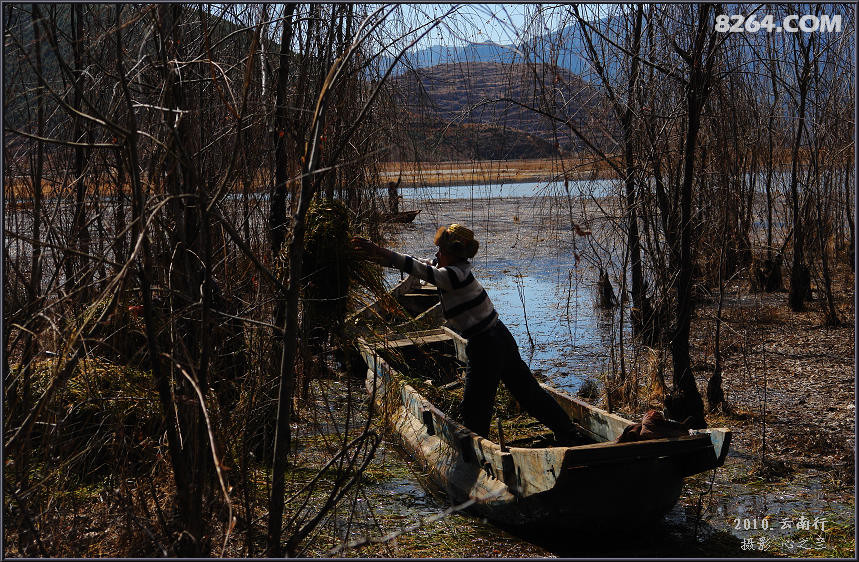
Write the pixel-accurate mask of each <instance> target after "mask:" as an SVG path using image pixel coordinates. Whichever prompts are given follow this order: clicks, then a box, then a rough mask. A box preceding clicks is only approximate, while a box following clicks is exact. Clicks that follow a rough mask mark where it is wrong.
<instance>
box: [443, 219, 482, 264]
mask: <svg viewBox="0 0 859 562" xmlns="http://www.w3.org/2000/svg"><path fill="white" fill-rule="evenodd" d="M433 243H435V245H436V246H438V247H439V248H441V249H442V250H443V251H445V252H446V253H448V254H450V255H452V256H456V257H460V258H473V257H474V254H476V253H477V249H478V248H479V247H480V243H479V242H478V241H477V240H475V239H474V233H473V232H472V231H471V230H469V229H468V228H466V227H464V226H462V225H461V224H457V223H453V224H452V225H450V226H441V227H439V229H438V230H437V231H436V233H435V237H433Z"/></svg>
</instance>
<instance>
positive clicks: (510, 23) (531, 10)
mask: <svg viewBox="0 0 859 562" xmlns="http://www.w3.org/2000/svg"><path fill="white" fill-rule="evenodd" d="M453 6H454V5H452V4H404V5H402V9H403V16H404V17H405V18H407V19H409V20H411V21H414V22H415V23H423V22H426V21H428V20H431V19H433V18H435V17H438V16H441V15H443V14H445V13H446V12H447V11H449V10H450V9H451V8H452V7H453ZM458 6H459V7H458V9H457V11H456V13H455V16H453V17H449V18H447V19H445V21H444V22H443V23H442V24H441V25H439V26H438V27H436V28H435V29H434V30H433V31H432V32H430V34H429V35H428V36H427V37H425V38H424V39H423V40H422V41H421V42H420V44H419V45H417V46H416V48H421V47H427V46H430V45H452V44H461V43H463V42H473V43H482V42H486V41H492V42H494V43H499V44H502V45H503V44H508V45H509V44H518V43H519V42H520V35H521V34H522V33H524V32H527V30H526V29H525V22H526V21H533V16H534V15H535V14H536V11H537V9H538V8H537V6H541V8H542V11H541V14H542V15H543V19H544V21H543V24H542V25H541V26H540V27H541V30H540V31H539V33H540V34H542V33H545V32H547V31H554V30H555V29H557V27H558V26H559V15H560V14H561V13H562V12H563V11H564V10H565V9H564V8H562V7H560V6H559V5H557V4H541V5H537V4H533V3H528V4H459V5H458ZM593 8H595V5H590V6H589V5H583V6H582V10H583V13H587V12H589V11H590V10H591V9H593ZM526 14H527V16H528V17H527V18H526Z"/></svg>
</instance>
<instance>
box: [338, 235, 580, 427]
mask: <svg viewBox="0 0 859 562" xmlns="http://www.w3.org/2000/svg"><path fill="white" fill-rule="evenodd" d="M433 242H434V243H435V245H436V246H438V252H436V254H435V259H434V260H421V259H417V258H414V257H412V256H409V255H406V254H400V253H398V252H395V251H393V250H390V249H387V248H382V247H381V246H378V245H376V244H374V243H373V242H371V241H370V240H367V239H365V238H359V237H355V238H353V239H352V244H353V248H354V249H355V250H356V251H358V252H360V253H362V254H363V255H364V256H365V257H366V259H368V260H370V261H373V262H375V263H379V264H381V265H384V266H387V267H392V268H396V269H399V270H401V271H403V272H405V273H408V274H410V275H415V276H417V277H419V278H421V279H423V280H424V281H427V282H429V283H432V284H433V285H435V286H436V287H438V290H439V293H440V294H441V307H442V312H443V314H444V317H445V319H446V320H447V323H448V325H449V326H450V327H451V328H452V329H453V330H455V331H456V332H457V333H459V334H460V335H462V336H463V337H464V338H465V339H466V340H467V344H466V347H465V353H466V356H467V357H468V363H467V366H466V374H465V391H464V395H463V399H462V419H463V425H465V426H466V427H467V428H469V429H470V430H471V431H473V432H474V433H477V434H479V435H482V436H484V437H488V435H489V425H490V422H491V420H492V411H493V408H494V403H495V394H496V392H497V390H498V382H499V381H503V382H504V386H506V387H507V389H508V390H509V391H510V393H511V394H512V395H513V397H514V398H516V400H517V401H518V402H519V404H520V405H521V406H522V408H523V409H524V410H525V411H526V412H528V413H529V414H530V415H532V416H533V417H535V418H536V419H537V420H539V421H540V422H541V423H543V424H545V425H546V426H547V427H549V429H551V430H552V432H554V434H555V441H556V442H557V443H559V444H566V443H571V442H573V441H574V440H575V438H576V430H575V426H574V425H573V423H572V422H571V421H570V417H569V416H568V415H567V414H566V412H564V410H563V409H562V408H561V406H559V405H558V403H557V402H556V401H555V400H554V399H553V398H552V396H551V395H550V394H549V393H548V392H546V391H545V390H544V389H543V388H542V387H541V386H540V383H538V382H537V380H536V379H535V378H534V375H533V374H532V373H531V370H530V369H529V368H528V365H527V364H526V363H525V362H524V361H523V360H522V357H521V356H520V354H519V346H518V345H517V344H516V340H515V339H514V338H513V335H512V334H511V333H510V330H508V329H507V326H505V325H504V323H503V322H502V321H501V319H500V318H499V317H498V312H497V311H496V310H495V307H494V306H493V305H492V301H491V300H490V299H489V296H488V295H487V294H486V290H485V289H484V288H483V286H482V285H481V284H480V282H479V281H477V279H475V277H474V275H473V274H472V271H471V269H472V265H471V262H470V261H469V259H471V258H473V257H474V256H475V254H476V253H477V249H478V248H479V247H480V243H479V242H478V241H477V240H476V239H475V238H474V233H473V232H472V231H471V230H470V229H468V228H466V227H465V226H463V225H461V224H451V225H449V226H442V227H440V228H439V229H438V231H437V232H436V233H435V237H434V238H433Z"/></svg>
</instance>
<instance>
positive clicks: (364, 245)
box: [352, 236, 378, 258]
mask: <svg viewBox="0 0 859 562" xmlns="http://www.w3.org/2000/svg"><path fill="white" fill-rule="evenodd" d="M377 248H378V246H377V245H375V244H373V243H372V242H370V241H369V240H367V239H366V238H361V237H360V236H353V237H352V249H353V250H354V251H356V252H358V253H359V254H361V257H364V258H370V257H372V256H373V254H375V253H376V249H377Z"/></svg>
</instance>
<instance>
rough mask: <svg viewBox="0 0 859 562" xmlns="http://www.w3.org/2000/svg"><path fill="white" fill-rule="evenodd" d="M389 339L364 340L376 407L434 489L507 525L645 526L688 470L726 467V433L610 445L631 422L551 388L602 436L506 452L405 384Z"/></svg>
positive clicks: (674, 494) (427, 337)
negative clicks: (391, 359) (387, 350)
mask: <svg viewBox="0 0 859 562" xmlns="http://www.w3.org/2000/svg"><path fill="white" fill-rule="evenodd" d="M446 335H447V337H450V338H451V340H456V336H455V334H452V333H450V332H449V331H446V333H445V331H444V330H436V331H432V332H422V333H419V334H415V335H413V339H414V342H415V344H420V343H421V342H426V341H438V339H439V338H443V337H445V336H446ZM454 343H460V344H461V343H462V342H456V341H454ZM386 344H387V345H390V344H398V345H402V340H398V341H392V340H388V341H386V342H385V341H383V342H379V345H374V344H368V343H366V342H362V345H361V347H362V355H363V357H364V360H365V362H366V364H367V365H368V370H367V378H366V386H367V390H368V392H369V393H370V395H371V397H372V400H373V403H374V405H375V407H376V409H377V411H378V413H379V414H380V416H381V417H382V419H383V420H384V421H385V422H386V424H387V425H388V426H389V427H390V429H391V431H392V433H393V435H395V436H396V437H397V438H398V440H399V441H400V443H401V445H402V446H403V448H404V450H405V452H406V454H407V455H408V456H409V457H410V458H411V459H413V460H415V461H417V462H418V463H419V464H420V466H421V468H422V470H423V471H424V472H425V473H426V475H427V477H428V479H429V480H430V481H431V483H432V486H433V487H434V488H436V489H438V490H441V491H443V492H445V493H446V494H447V496H448V498H449V500H450V501H451V503H452V504H454V505H458V504H462V505H463V508H465V509H468V510H469V511H471V512H473V513H476V514H478V515H480V516H482V517H485V518H487V519H488V520H490V521H492V522H493V523H495V524H497V525H499V526H501V527H504V528H508V529H511V530H514V531H517V532H521V533H525V534H543V533H547V532H548V533H554V532H557V531H569V530H578V531H582V530H587V531H588V532H592V531H594V530H596V529H599V528H602V527H604V526H605V525H615V526H616V525H633V526H635V527H639V526H641V524H642V522H645V521H650V520H654V519H657V518H660V517H661V516H663V515H664V514H665V513H667V512H668V511H669V510H670V509H671V508H672V507H673V506H674V504H675V503H676V502H677V499H678V498H679V496H680V492H681V490H682V485H683V478H684V477H685V476H688V475H690V474H694V473H697V472H701V471H703V470H707V469H710V468H714V467H715V466H719V465H721V464H722V462H723V461H724V456H725V454H726V453H727V446H728V443H729V441H730V432H728V431H726V430H706V431H702V432H698V433H697V434H694V435H689V436H683V437H676V438H667V439H656V440H651V441H644V442H633V443H622V444H618V443H613V440H614V439H615V438H616V437H617V435H620V433H621V432H622V431H623V429H624V428H625V427H626V426H627V425H630V424H632V422H630V421H628V420H624V419H623V418H620V417H619V416H616V415H613V414H609V413H608V412H604V411H602V410H600V409H598V408H594V407H593V406H590V405H588V404H586V403H584V402H581V401H579V400H576V399H575V398H572V397H569V396H567V395H565V394H563V393H559V392H558V391H556V390H552V389H549V388H548V387H547V390H550V392H551V393H552V394H553V396H554V397H555V399H556V400H557V401H558V402H559V404H561V406H562V407H563V408H564V409H565V410H566V411H567V412H568V413H569V414H570V416H571V418H572V419H573V420H574V422H576V423H577V425H578V426H579V427H580V428H581V429H582V430H583V432H586V433H589V434H590V435H592V436H593V437H594V440H595V441H597V442H596V443H594V444H593V445H584V446H578V447H546V448H539V449H529V448H518V447H511V448H509V449H506V448H505V449H502V447H501V446H499V445H498V444H497V443H493V442H492V441H489V440H488V439H485V438H483V437H481V436H479V435H476V434H474V433H472V432H471V431H469V430H468V429H466V428H465V427H463V426H462V425H461V424H459V423H457V422H456V421H454V420H452V419H450V418H449V417H448V416H447V415H446V414H445V413H444V412H442V411H440V410H438V409H437V408H436V407H435V406H434V405H432V404H431V403H430V402H428V401H427V400H426V399H425V398H424V397H423V396H422V395H421V394H420V393H419V392H417V391H416V390H415V389H414V388H412V387H411V386H409V385H408V384H405V383H404V382H403V381H402V375H401V374H400V373H399V372H398V371H396V370H395V369H394V368H392V367H391V366H390V365H388V363H387V362H386V361H385V360H384V359H383V358H382V357H380V355H379V354H378V352H377V350H378V349H380V348H381V347H384V346H385V345H386ZM380 346H381V347H380ZM457 348H458V349H461V348H460V346H457ZM717 448H718V450H717Z"/></svg>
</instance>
